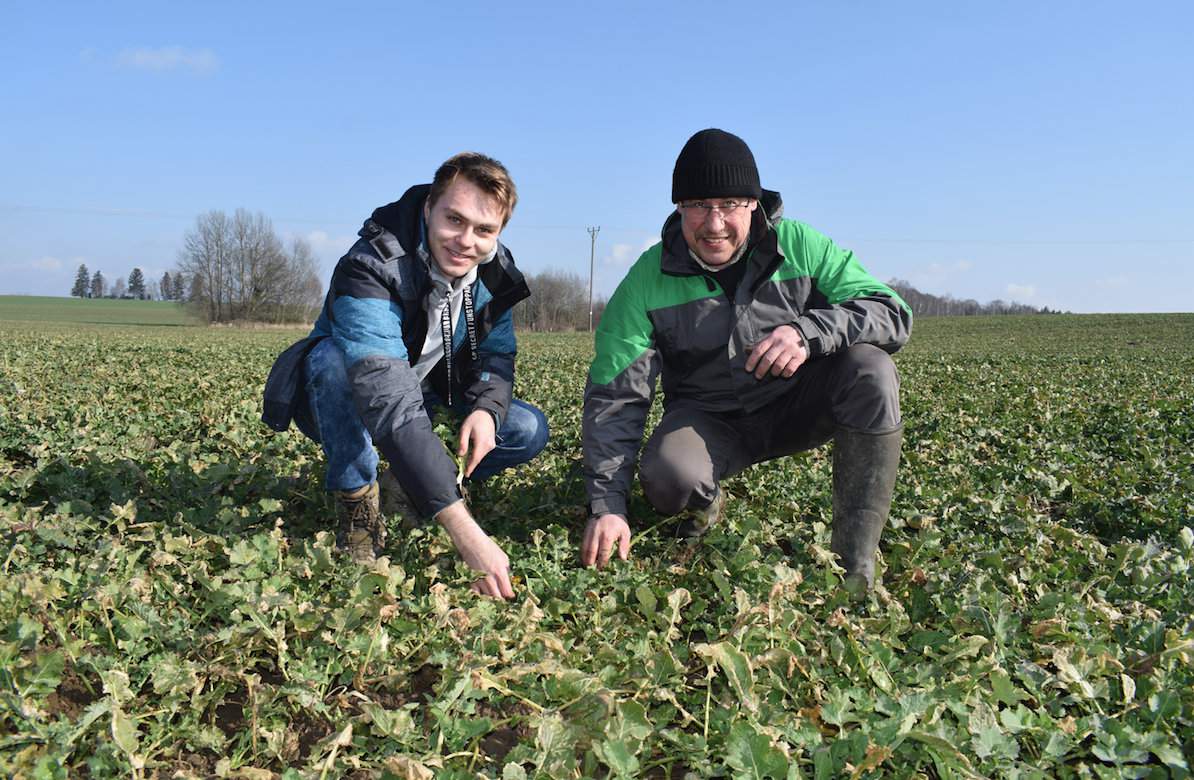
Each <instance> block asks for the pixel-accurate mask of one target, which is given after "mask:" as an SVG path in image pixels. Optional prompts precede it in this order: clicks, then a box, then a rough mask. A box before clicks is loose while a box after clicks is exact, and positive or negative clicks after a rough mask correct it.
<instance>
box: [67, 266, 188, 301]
mask: <svg viewBox="0 0 1194 780" xmlns="http://www.w3.org/2000/svg"><path fill="white" fill-rule="evenodd" d="M185 291H186V288H185V283H184V282H183V280H182V278H181V277H171V276H170V273H169V272H166V273H164V274H162V278H161V280H160V281H159V280H156V279H146V278H145V273H144V272H143V271H142V270H141V269H140V268H134V269H133V270H132V271H131V272H130V273H129V277H128V283H127V284H125V281H124V277H119V276H118V277H117V278H116V281H114V282H112V283H111V284H109V283H108V278H107V277H106V276H104V272H103V271H99V270H97V271H96V272H95V273H91V271H89V270H88V268H87V264H86V263H81V264H80V265H79V270H78V271H76V272H75V283H74V286H72V287H71V290H70V294H71V296H72V297H75V298H124V299H126V300H127V299H133V300H140V301H171V300H179V301H180V300H184V298H185Z"/></svg>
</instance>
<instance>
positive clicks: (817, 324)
mask: <svg viewBox="0 0 1194 780" xmlns="http://www.w3.org/2000/svg"><path fill="white" fill-rule="evenodd" d="M760 206H761V208H759V209H757V210H756V211H755V212H754V219H753V222H752V226H751V234H750V237H749V238H748V242H749V243H748V250H747V254H746V256H744V257H743V258H742V259H741V260H739V261H738V262H742V263H748V266H747V268H746V269H745V275H744V276H743V278H742V280H741V282H740V283H739V285H738V289H737V293H736V295H735V298H734V300H733V301H730V300H729V299H728V297H727V296H726V293H725V292H724V291H723V290H722V288H721V286H720V285H718V283H717V282H716V281H715V280H714V278H713V276H712V275H711V274H709V273H708V272H706V271H705V270H704V269H702V268H701V267H700V266H699V265H698V264H697V263H696V261H695V260H694V259H693V258H692V256H691V255H690V254H689V251H688V245H687V243H686V242H685V241H684V236H683V235H682V234H681V232H680V218H679V214H677V213H673V214H672V215H671V216H670V217H669V218H668V220H667V222H666V223H664V226H663V234H662V240H661V241H660V243H658V244H656V245H655V246H653V247H651V248H650V249H648V250H647V251H646V252H644V253H643V254H642V256H641V257H639V259H638V261H637V262H636V263H635V264H634V266H633V267H632V268H631V269H630V272H629V273H628V274H627V275H626V278H625V279H623V280H622V282H621V284H619V285H618V289H617V290H616V291H615V292H614V295H613V298H611V299H610V301H609V305H608V306H607V307H606V309H605V312H604V314H602V316H601V323H600V325H599V327H598V328H597V338H596V357H595V358H594V359H593V365H592V367H591V368H590V369H589V378H588V382H587V384H586V387H585V408H584V425H583V446H584V468H585V486H586V489H587V491H588V497H589V511H590V513H591V514H592V515H602V514H618V515H622V516H623V517H625V516H626V500H627V495H628V494H629V492H630V482H631V479H632V477H633V475H634V466H635V461H636V459H637V456H638V450H639V446H640V445H641V444H642V439H643V428H644V425H645V423H646V419H647V414H648V412H649V411H650V408H651V402H652V400H653V398H654V395H655V383H656V379H657V378H659V377H660V376H662V380H663V382H662V384H663V394H664V401H663V403H664V409H665V411H666V410H667V409H668V408H669V407H671V406H672V405H675V404H679V403H682V404H685V405H687V406H691V407H693V408H696V409H700V410H703V411H708V412H714V413H728V414H736V413H744V412H747V413H748V412H753V411H756V410H758V409H760V408H762V407H764V406H766V405H767V404H768V403H770V402H771V401H774V400H776V399H777V398H778V397H779V396H780V395H782V394H783V393H784V392H785V390H786V389H787V387H789V385H788V384H787V383H788V382H789V381H790V380H788V379H783V378H776V377H771V376H767V377H766V378H764V379H762V380H758V379H755V378H754V375H753V374H749V373H747V372H746V370H745V364H746V359H747V357H748V356H749V349H750V347H751V346H753V345H754V344H757V343H758V342H760V341H761V340H763V339H764V338H765V337H766V336H767V334H768V333H770V332H771V331H772V330H774V329H775V328H777V327H779V326H780V325H792V326H794V327H795V328H796V329H797V330H799V331H800V334H801V335H802V336H803V337H804V340H805V343H806V345H807V347H808V350H809V357H810V359H811V358H817V357H820V356H822V355H828V354H831V353H833V352H835V351H837V350H839V349H844V348H846V347H849V346H852V345H854V344H874V345H875V346H877V347H880V348H882V349H884V350H886V351H887V352H895V351H896V350H898V349H899V348H900V347H901V346H903V345H904V343H905V342H906V341H907V340H908V334H909V332H910V331H911V329H912V310H911V309H910V308H909V307H908V305H907V304H906V303H904V302H903V301H902V300H901V299H900V298H899V296H898V295H896V293H895V292H894V291H893V290H892V289H891V288H890V287H888V286H887V285H885V284H883V283H882V282H879V281H878V280H876V279H875V278H874V277H872V276H871V275H870V274H869V273H867V271H866V270H865V269H864V268H863V267H862V265H861V264H860V263H859V262H858V261H857V260H855V259H854V255H853V253H852V252H848V251H845V250H843V249H841V248H839V247H837V246H836V245H835V244H834V243H833V242H832V241H830V240H829V239H828V238H827V237H826V236H824V235H822V234H821V233H818V232H817V231H815V230H813V229H812V228H810V227H809V226H808V225H804V224H802V223H800V222H796V221H794V220H791V219H783V218H782V217H783V203H782V201H781V200H780V196H779V193H777V192H772V191H770V190H764V191H763V197H762V199H761V202H760Z"/></svg>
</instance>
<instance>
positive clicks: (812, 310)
mask: <svg viewBox="0 0 1194 780" xmlns="http://www.w3.org/2000/svg"><path fill="white" fill-rule="evenodd" d="M780 230H781V231H783V232H781V241H783V242H784V251H785V253H789V252H794V253H795V254H796V256H797V257H799V261H800V262H802V263H804V264H805V265H806V267H807V268H808V271H809V275H810V276H812V278H813V282H814V284H815V292H814V297H815V300H814V301H811V302H810V306H809V308H808V309H806V310H805V312H804V313H803V314H801V315H800V316H799V317H797V318H796V323H795V324H796V327H797V328H799V330H800V332H801V334H802V335H803V336H804V339H805V341H806V342H807V344H808V349H809V355H810V357H818V356H820V355H826V354H829V353H832V352H836V351H838V350H840V349H845V348H846V347H850V346H853V345H854V344H873V345H875V346H876V347H879V348H880V349H883V350H884V351H886V352H895V351H896V350H898V349H899V348H900V347H902V346H903V345H904V344H905V343H906V342H907V341H908V336H909V334H910V333H911V331H912V309H911V308H910V307H909V306H908V304H906V303H904V301H903V300H902V299H901V298H900V297H899V295H897V294H896V293H895V291H894V290H892V289H891V288H890V287H888V286H887V285H885V284H883V283H882V282H880V281H879V280H877V279H875V278H874V277H873V276H871V275H870V274H869V273H867V271H866V269H865V268H863V267H862V264H861V263H859V262H858V260H857V259H855V257H854V253H853V252H850V251H848V250H844V249H841V248H840V247H838V246H837V245H836V244H834V243H833V241H831V240H830V239H829V238H828V237H826V236H824V235H822V234H821V233H818V232H817V231H815V230H813V229H812V228H810V227H808V226H807V225H803V224H800V223H797V222H792V221H790V220H784V222H783V223H782V225H781V228H780ZM789 256H791V255H789Z"/></svg>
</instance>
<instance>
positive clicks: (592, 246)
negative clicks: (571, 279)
mask: <svg viewBox="0 0 1194 780" xmlns="http://www.w3.org/2000/svg"><path fill="white" fill-rule="evenodd" d="M600 232H601V226H600V225H598V226H597V227H591V228H589V239H590V240H589V333H592V332H593V258H594V257H595V256H596V254H597V234H598V233H600Z"/></svg>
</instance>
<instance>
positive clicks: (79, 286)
mask: <svg viewBox="0 0 1194 780" xmlns="http://www.w3.org/2000/svg"><path fill="white" fill-rule="evenodd" d="M90 290H91V274H90V273H89V272H88V271H87V266H86V265H80V266H79V272H78V273H76V274H75V286H74V287H72V288H70V294H71V296H73V297H75V298H86V297H87V293H88V292H90Z"/></svg>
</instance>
